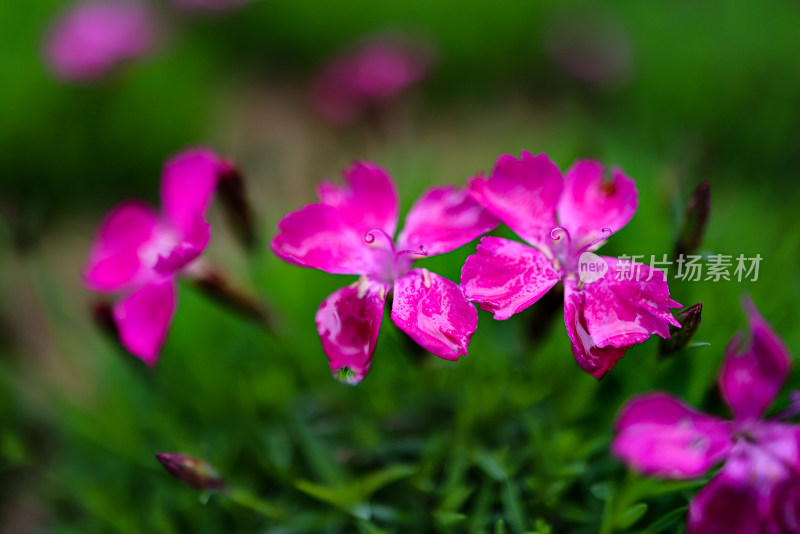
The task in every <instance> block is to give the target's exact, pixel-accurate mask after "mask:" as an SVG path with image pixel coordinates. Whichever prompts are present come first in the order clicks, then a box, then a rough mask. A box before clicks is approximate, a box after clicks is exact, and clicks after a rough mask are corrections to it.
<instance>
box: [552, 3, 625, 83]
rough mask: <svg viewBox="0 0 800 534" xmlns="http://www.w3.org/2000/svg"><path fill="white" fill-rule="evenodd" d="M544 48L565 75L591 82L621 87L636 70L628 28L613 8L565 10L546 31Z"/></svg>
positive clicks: (596, 7)
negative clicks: (610, 9) (611, 9)
mask: <svg viewBox="0 0 800 534" xmlns="http://www.w3.org/2000/svg"><path fill="white" fill-rule="evenodd" d="M544 44H545V50H546V51H547V53H548V55H549V56H550V60H551V61H552V62H553V63H554V64H555V65H556V66H557V67H558V68H559V69H560V70H561V71H562V72H564V73H565V74H567V75H568V76H570V77H572V78H574V79H575V80H578V81H580V82H585V83H589V84H597V85H601V86H621V85H624V84H625V83H626V82H628V81H630V79H631V77H632V73H633V70H634V61H633V45H632V44H631V40H630V37H629V35H628V31H627V29H626V27H625V25H624V24H623V21H622V20H621V19H619V17H618V16H616V15H615V14H614V13H613V12H612V11H609V10H605V9H602V8H600V7H599V6H593V7H592V8H587V6H581V8H580V9H577V10H569V11H565V12H563V13H562V14H560V15H558V16H556V17H555V18H554V19H552V20H551V21H550V22H549V23H548V25H547V27H546V28H545V31H544Z"/></svg>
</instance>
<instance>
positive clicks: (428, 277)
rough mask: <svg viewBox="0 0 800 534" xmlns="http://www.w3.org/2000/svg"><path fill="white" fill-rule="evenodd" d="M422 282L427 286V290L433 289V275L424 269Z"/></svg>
mask: <svg viewBox="0 0 800 534" xmlns="http://www.w3.org/2000/svg"><path fill="white" fill-rule="evenodd" d="M422 280H423V283H424V284H425V289H430V288H431V273H430V271H428V269H422Z"/></svg>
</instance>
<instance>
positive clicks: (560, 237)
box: [550, 226, 612, 273]
mask: <svg viewBox="0 0 800 534" xmlns="http://www.w3.org/2000/svg"><path fill="white" fill-rule="evenodd" d="M611 234H612V232H611V228H603V230H602V231H601V232H600V236H599V237H597V238H595V239H593V240H591V241H588V242H584V243H581V242H578V243H575V242H574V241H573V240H572V236H571V235H570V233H569V230H567V229H566V228H564V227H563V226H556V227H555V228H553V229H552V230H550V239H552V240H553V241H554V244H553V246H552V247H550V250H551V251H552V253H553V255H554V256H555V259H556V260H558V262H559V263H560V264H561V267H562V269H564V270H565V271H567V272H568V273H577V272H578V259H579V258H580V257H581V254H583V253H584V252H586V251H587V250H591V248H592V247H594V246H595V245H596V244H598V243H600V242H601V241H605V240H606V239H608V238H609V236H610V235H611Z"/></svg>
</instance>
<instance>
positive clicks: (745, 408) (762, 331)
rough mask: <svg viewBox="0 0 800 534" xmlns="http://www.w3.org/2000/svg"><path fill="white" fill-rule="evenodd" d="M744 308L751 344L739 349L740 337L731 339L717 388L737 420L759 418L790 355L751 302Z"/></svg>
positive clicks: (786, 371) (785, 372) (784, 372)
mask: <svg viewBox="0 0 800 534" xmlns="http://www.w3.org/2000/svg"><path fill="white" fill-rule="evenodd" d="M745 310H746V312H747V317H748V322H749V323H750V335H751V339H750V344H749V345H748V346H747V348H746V349H745V350H744V351H742V350H740V349H741V341H742V339H741V336H736V337H734V338H733V339H732V340H731V342H730V344H729V345H728V349H727V353H726V355H725V361H724V363H723V364H722V370H721V371H720V374H719V387H720V390H721V392H722V397H723V398H724V399H725V402H727V403H728V406H730V407H731V410H732V411H733V414H734V416H735V417H736V419H758V418H759V417H760V416H761V414H763V413H764V410H766V409H767V407H768V406H769V405H770V404H771V403H772V400H773V399H774V398H775V395H776V394H777V393H778V390H779V389H780V387H781V385H782V384H783V382H784V381H785V380H786V377H787V375H788V374H789V366H790V362H791V356H790V355H789V351H788V349H787V348H786V345H784V344H783V341H781V339H780V338H779V337H778V335H777V334H776V333H775V332H774V331H773V330H772V328H770V326H769V325H768V324H767V322H766V321H765V320H764V318H763V317H761V315H760V314H759V313H758V310H757V309H756V307H755V306H754V305H753V303H752V302H751V301H749V300H747V301H746V302H745Z"/></svg>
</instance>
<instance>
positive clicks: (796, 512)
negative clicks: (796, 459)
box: [768, 473, 800, 534]
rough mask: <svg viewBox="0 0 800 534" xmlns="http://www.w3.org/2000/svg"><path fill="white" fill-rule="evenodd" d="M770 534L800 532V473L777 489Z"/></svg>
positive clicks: (772, 507)
mask: <svg viewBox="0 0 800 534" xmlns="http://www.w3.org/2000/svg"><path fill="white" fill-rule="evenodd" d="M769 516H770V528H769V529H768V532H770V534H795V533H797V532H800V473H798V474H795V475H794V477H792V478H790V479H787V480H785V481H784V482H783V483H782V484H780V485H779V486H778V487H777V488H776V489H775V493H774V494H773V497H772V499H771V503H770V511H769Z"/></svg>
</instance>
